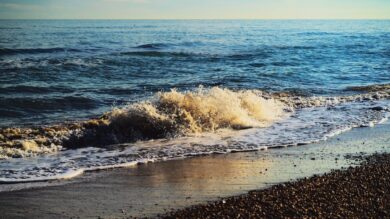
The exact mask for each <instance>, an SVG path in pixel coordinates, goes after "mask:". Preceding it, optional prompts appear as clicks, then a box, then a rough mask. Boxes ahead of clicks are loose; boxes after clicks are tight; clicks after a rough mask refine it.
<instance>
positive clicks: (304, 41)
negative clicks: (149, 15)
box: [0, 20, 390, 182]
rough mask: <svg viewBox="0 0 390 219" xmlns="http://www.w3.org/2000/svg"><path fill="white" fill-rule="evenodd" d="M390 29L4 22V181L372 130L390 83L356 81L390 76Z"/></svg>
mask: <svg viewBox="0 0 390 219" xmlns="http://www.w3.org/2000/svg"><path fill="white" fill-rule="evenodd" d="M389 37H390V21H387V20H381V21H368V20H366V21H364V20H360V21H336V20H334V21H321V20H316V21H310V20H305V21H299V20H295V21H294V20H291V21H262V20H259V21H91V20H89V21H61V20H55V21H54V20H53V21H40V20H35V21H22V20H18V21H16V20H14V21H0V71H1V74H0V127H2V130H1V133H2V135H1V136H0V143H1V144H0V158H1V157H2V158H7V159H5V160H0V180H1V181H2V182H25V181H34V180H48V179H58V178H68V177H74V176H77V175H79V174H82V173H83V172H84V171H89V170H96V169H101V168H103V169H104V168H112V167H119V166H129V165H134V164H136V163H138V162H147V161H155V160H164V159H173V158H178V157H186V156H192V155H199V154H210V153H227V152H231V151H246V150H263V149H265V148H270V147H285V146H289V145H301V144H307V143H310V142H317V141H321V140H326V139H327V138H328V137H331V136H334V135H337V134H339V133H341V132H343V131H347V130H349V129H351V128H354V127H361V126H373V125H375V124H377V123H380V122H383V121H384V120H386V119H387V117H388V111H389V101H388V99H389V97H390V89H389V87H388V86H379V87H358V88H356V86H362V85H375V84H385V83H389V82H390V75H389V69H390V63H389V62H388V60H389V58H390V51H389V48H390V42H389V41H388V40H387V39H388V38H389ZM200 85H202V86H203V87H204V88H198V87H199V86H200ZM216 86H219V87H223V88H226V89H220V88H217V87H216ZM351 87H354V88H351ZM173 88H175V89H177V92H176V91H171V92H167V91H169V90H170V89H173ZM199 89H204V90H205V91H204V92H203V93H202V92H199ZM159 91H165V93H158V92H159ZM273 92H287V97H285V98H284V97H283V96H280V95H279V96H278V95H276V94H273ZM113 106H116V109H114V110H113V108H112V107H113ZM232 109H233V110H232ZM107 112H108V113H107ZM103 113H105V114H104V116H103V117H101V116H102V115H103ZM97 117H100V118H99V119H96V120H88V119H90V118H97ZM83 121H87V122H83ZM64 123H66V125H64ZM14 127H22V129H15V128H14ZM6 128H11V129H6ZM242 128H251V129H248V130H237V129H242ZM40 142H41V143H40ZM112 144H114V146H112ZM70 148H71V149H70ZM12 157H24V158H12Z"/></svg>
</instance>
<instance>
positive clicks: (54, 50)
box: [0, 47, 80, 55]
mask: <svg viewBox="0 0 390 219" xmlns="http://www.w3.org/2000/svg"><path fill="white" fill-rule="evenodd" d="M57 52H80V50H78V49H72V48H60V47H55V48H21V49H9V48H0V55H18V54H39V53H57Z"/></svg>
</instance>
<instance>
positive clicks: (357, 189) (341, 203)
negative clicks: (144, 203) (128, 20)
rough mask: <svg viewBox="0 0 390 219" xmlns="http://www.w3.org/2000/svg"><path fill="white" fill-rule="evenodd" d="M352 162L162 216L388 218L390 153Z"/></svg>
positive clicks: (389, 203)
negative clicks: (329, 171) (313, 174)
mask: <svg viewBox="0 0 390 219" xmlns="http://www.w3.org/2000/svg"><path fill="white" fill-rule="evenodd" d="M365 159H366V161H365V162H364V163H363V164H362V165H361V166H358V167H350V168H348V169H347V170H336V171H332V172H331V173H329V174H325V175H322V176H314V177H311V178H310V179H302V180H299V181H297V182H293V183H291V182H290V183H285V184H281V185H276V186H273V187H271V188H269V189H266V190H260V191H251V192H249V193H248V194H245V195H241V196H236V197H230V198H223V199H221V200H219V201H216V202H211V203H208V204H202V205H197V206H193V207H190V208H186V209H184V210H179V211H176V212H172V213H169V214H167V215H165V216H164V218H286V217H287V218H389V217H390V194H389V191H390V154H378V155H373V156H370V157H368V158H365Z"/></svg>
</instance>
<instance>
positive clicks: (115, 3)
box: [0, 0, 390, 19]
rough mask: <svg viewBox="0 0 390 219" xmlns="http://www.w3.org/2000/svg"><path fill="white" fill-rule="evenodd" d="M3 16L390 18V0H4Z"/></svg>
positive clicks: (0, 3) (1, 5) (0, 6)
mask: <svg viewBox="0 0 390 219" xmlns="http://www.w3.org/2000/svg"><path fill="white" fill-rule="evenodd" d="M0 18H1V19H15V18H16V19H29V18H33V19H390V0H0Z"/></svg>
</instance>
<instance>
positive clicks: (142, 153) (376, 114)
mask: <svg viewBox="0 0 390 219" xmlns="http://www.w3.org/2000/svg"><path fill="white" fill-rule="evenodd" d="M375 106H382V108H383V109H388V107H389V106H390V101H389V100H382V101H364V102H353V103H343V104H340V105H335V106H329V107H314V108H303V109H300V110H297V111H296V112H295V113H293V114H292V115H291V116H290V117H288V118H285V119H283V120H281V121H279V122H276V123H274V124H273V125H271V126H269V127H265V128H252V129H247V130H241V131H233V130H226V129H222V130H219V131H217V132H215V133H203V134H197V135H194V136H188V137H180V138H175V139H161V140H150V141H140V142H136V143H131V144H120V145H114V146H110V147H107V148H94V147H89V148H81V149H75V150H65V151H59V152H58V153H55V154H51V155H41V156H36V157H31V158H18V159H9V160H2V161H0V182H2V183H18V182H32V181H46V180H54V179H67V178H72V177H76V176H78V175H80V174H82V173H83V172H85V171H93V170H99V169H107V168H118V167H128V166H133V165H136V164H138V163H145V162H152V161H159V160H167V159H177V158H184V157H187V156H196V155H203V154H212V153H229V152H233V151H250V150H266V149H268V148H274V147H287V146H294V145H300V144H308V143H312V142H318V141H323V140H326V139H327V138H329V137H332V136H335V135H338V134H340V133H342V132H344V131H348V130H350V129H352V128H355V127H371V126H373V125H375V124H378V123H381V122H383V121H385V120H386V119H387V118H388V116H389V112H388V111H387V110H373V109H372V108H373V107H375Z"/></svg>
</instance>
